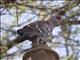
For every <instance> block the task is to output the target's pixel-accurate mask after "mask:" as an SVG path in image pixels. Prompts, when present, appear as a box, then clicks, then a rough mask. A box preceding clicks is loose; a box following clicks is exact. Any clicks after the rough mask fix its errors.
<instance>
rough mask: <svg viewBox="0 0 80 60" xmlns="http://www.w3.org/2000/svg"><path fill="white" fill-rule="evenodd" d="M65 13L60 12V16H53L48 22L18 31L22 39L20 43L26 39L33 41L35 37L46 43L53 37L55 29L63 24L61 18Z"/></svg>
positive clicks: (29, 25)
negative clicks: (48, 38) (49, 37)
mask: <svg viewBox="0 0 80 60" xmlns="http://www.w3.org/2000/svg"><path fill="white" fill-rule="evenodd" d="M64 13H65V12H64V11H60V12H59V13H58V15H56V16H51V18H50V19H48V20H46V21H44V20H42V21H36V22H34V23H31V24H28V25H26V26H24V27H23V28H21V29H18V30H17V33H18V34H19V35H20V36H21V37H22V40H20V42H22V41H24V40H26V39H28V40H30V41H33V40H34V39H35V37H39V38H40V39H39V40H41V41H46V40H47V37H48V36H51V35H52V30H53V28H54V27H55V26H59V24H62V21H61V16H63V15H64Z"/></svg>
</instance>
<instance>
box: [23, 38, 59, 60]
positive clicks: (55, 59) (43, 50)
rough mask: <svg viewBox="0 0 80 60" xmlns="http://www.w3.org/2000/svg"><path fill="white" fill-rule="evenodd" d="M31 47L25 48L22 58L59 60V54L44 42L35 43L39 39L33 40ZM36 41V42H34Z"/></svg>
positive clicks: (26, 59) (25, 59) (28, 59)
mask: <svg viewBox="0 0 80 60" xmlns="http://www.w3.org/2000/svg"><path fill="white" fill-rule="evenodd" d="M33 41H35V42H32V45H34V46H33V47H32V48H31V49H29V50H27V51H26V53H25V54H24V56H23V60H59V55H58V54H57V53H56V52H55V51H53V50H51V49H50V48H49V47H48V46H47V45H46V44H41V43H40V44H37V43H38V42H37V41H39V40H37V39H36V40H33ZM36 42H37V43H36Z"/></svg>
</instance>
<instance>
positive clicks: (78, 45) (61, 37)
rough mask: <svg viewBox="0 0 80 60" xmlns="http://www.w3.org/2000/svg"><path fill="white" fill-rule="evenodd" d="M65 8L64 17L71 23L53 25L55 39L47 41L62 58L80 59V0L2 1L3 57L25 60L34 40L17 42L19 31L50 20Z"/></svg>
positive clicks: (0, 48)
mask: <svg viewBox="0 0 80 60" xmlns="http://www.w3.org/2000/svg"><path fill="white" fill-rule="evenodd" d="M61 10H63V11H65V14H64V15H63V16H61V18H62V20H64V21H65V23H66V22H67V23H66V24H65V23H64V24H63V25H61V24H60V25H59V26H55V28H53V31H52V35H53V38H50V37H48V38H50V40H49V41H48V42H47V44H48V46H49V47H50V48H51V49H52V50H55V51H56V52H57V53H58V54H59V56H60V60H80V1H79V0H76V1H75V0H72V1H69V0H61V1H35V0H0V17H1V19H0V51H1V52H0V56H1V57H0V59H1V60H22V56H23V54H24V53H25V50H26V49H30V48H31V47H32V46H31V44H32V42H31V41H29V40H26V41H23V42H21V43H16V41H17V40H18V39H19V38H18V34H17V32H16V31H17V30H18V29H20V28H22V27H23V26H25V25H28V24H30V23H33V22H36V21H41V20H43V21H45V20H48V19H49V18H50V17H51V16H56V14H57V13H58V12H59V11H61ZM61 13H62V12H61ZM68 21H75V22H77V23H74V24H71V23H69V22H68Z"/></svg>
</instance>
